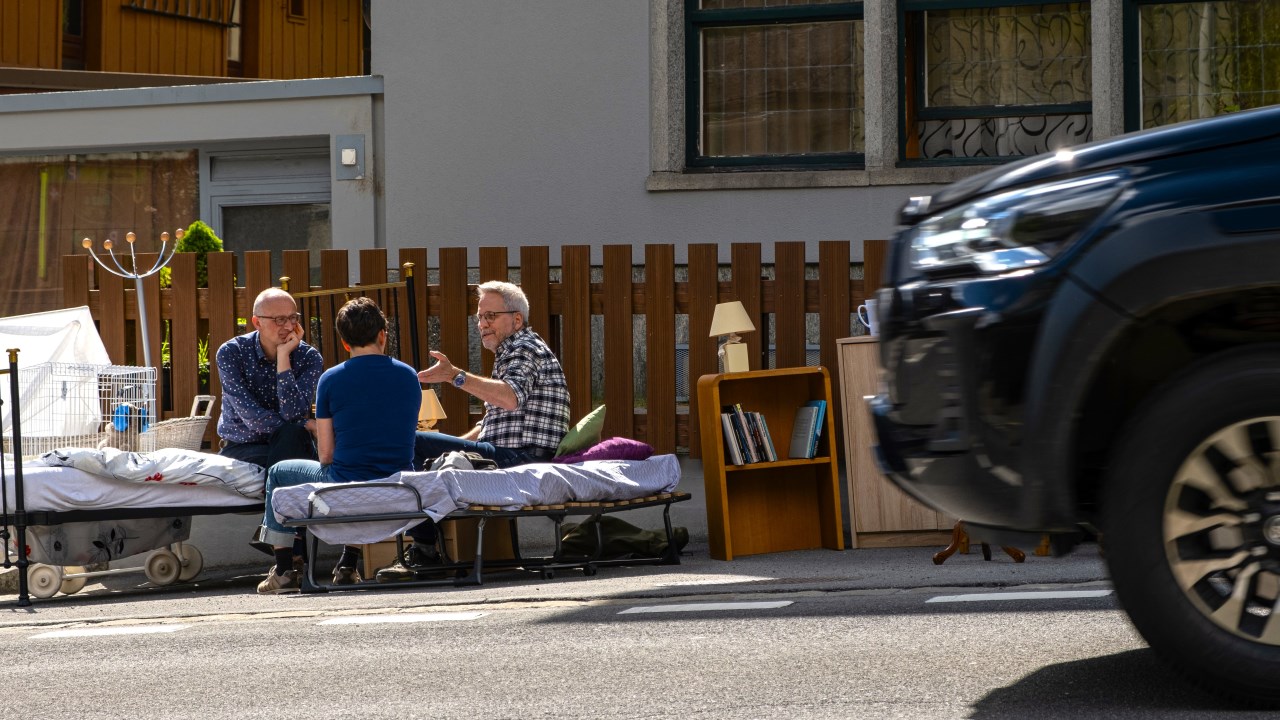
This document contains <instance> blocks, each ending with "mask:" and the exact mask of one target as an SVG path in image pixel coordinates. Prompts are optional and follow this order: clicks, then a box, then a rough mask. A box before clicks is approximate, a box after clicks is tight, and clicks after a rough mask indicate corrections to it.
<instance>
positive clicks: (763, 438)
mask: <svg viewBox="0 0 1280 720" xmlns="http://www.w3.org/2000/svg"><path fill="white" fill-rule="evenodd" d="M751 416H752V417H753V418H755V421H756V435H757V436H758V438H759V442H760V447H762V448H764V454H765V459H767V460H768V461H769V462H777V461H778V451H777V450H775V449H774V447H773V438H772V437H770V436H769V423H767V422H765V419H764V413H758V412H756V413H751Z"/></svg>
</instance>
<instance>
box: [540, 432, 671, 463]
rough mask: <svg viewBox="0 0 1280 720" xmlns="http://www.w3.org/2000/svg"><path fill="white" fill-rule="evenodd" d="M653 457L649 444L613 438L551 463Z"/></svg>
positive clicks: (645, 458)
mask: <svg viewBox="0 0 1280 720" xmlns="http://www.w3.org/2000/svg"><path fill="white" fill-rule="evenodd" d="M652 455H653V448H652V447H651V446H650V445H649V444H648V443H643V442H640V441H639V440H632V439H630V438H621V437H612V438H609V439H607V440H601V441H600V442H598V443H596V444H595V445H592V446H591V447H589V448H587V449H585V450H579V451H578V452H576V453H573V454H571V455H561V456H560V457H558V458H555V459H554V460H552V461H551V462H558V463H576V462H586V461H587V460H647V459H649V458H650V457H651V456H652Z"/></svg>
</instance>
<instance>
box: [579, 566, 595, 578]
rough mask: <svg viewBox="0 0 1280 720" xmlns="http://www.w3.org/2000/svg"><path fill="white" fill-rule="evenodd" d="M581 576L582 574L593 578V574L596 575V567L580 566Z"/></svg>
mask: <svg viewBox="0 0 1280 720" xmlns="http://www.w3.org/2000/svg"><path fill="white" fill-rule="evenodd" d="M582 574H583V575H585V576H586V577H594V576H595V574H596V566H595V565H583V566H582Z"/></svg>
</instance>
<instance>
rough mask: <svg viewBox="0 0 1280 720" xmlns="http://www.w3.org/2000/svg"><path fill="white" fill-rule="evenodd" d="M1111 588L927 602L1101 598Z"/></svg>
mask: <svg viewBox="0 0 1280 720" xmlns="http://www.w3.org/2000/svg"><path fill="white" fill-rule="evenodd" d="M1111 592H1112V591H1111V590H1040V591H1034V592H1004V593H974V594H972V595H939V596H937V597H931V598H929V599H928V600H925V602H927V603H943V602H981V601H984V600H1073V599H1078V598H1099V597H1106V596H1108V595H1110V594H1111Z"/></svg>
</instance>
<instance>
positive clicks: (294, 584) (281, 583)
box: [258, 565, 302, 595]
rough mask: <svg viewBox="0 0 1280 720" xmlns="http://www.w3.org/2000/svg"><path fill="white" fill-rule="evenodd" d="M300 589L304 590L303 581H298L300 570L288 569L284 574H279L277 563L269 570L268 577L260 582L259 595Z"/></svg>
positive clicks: (293, 591)
mask: <svg viewBox="0 0 1280 720" xmlns="http://www.w3.org/2000/svg"><path fill="white" fill-rule="evenodd" d="M300 590H302V583H301V582H299V581H298V571H297V570H288V571H286V572H285V574H283V575H277V574H276V566H275V565H272V566H271V569H270V570H268V571H267V579H266V580H263V581H262V582H260V583H258V594H259V595H276V594H279V593H295V592H298V591H300Z"/></svg>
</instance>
